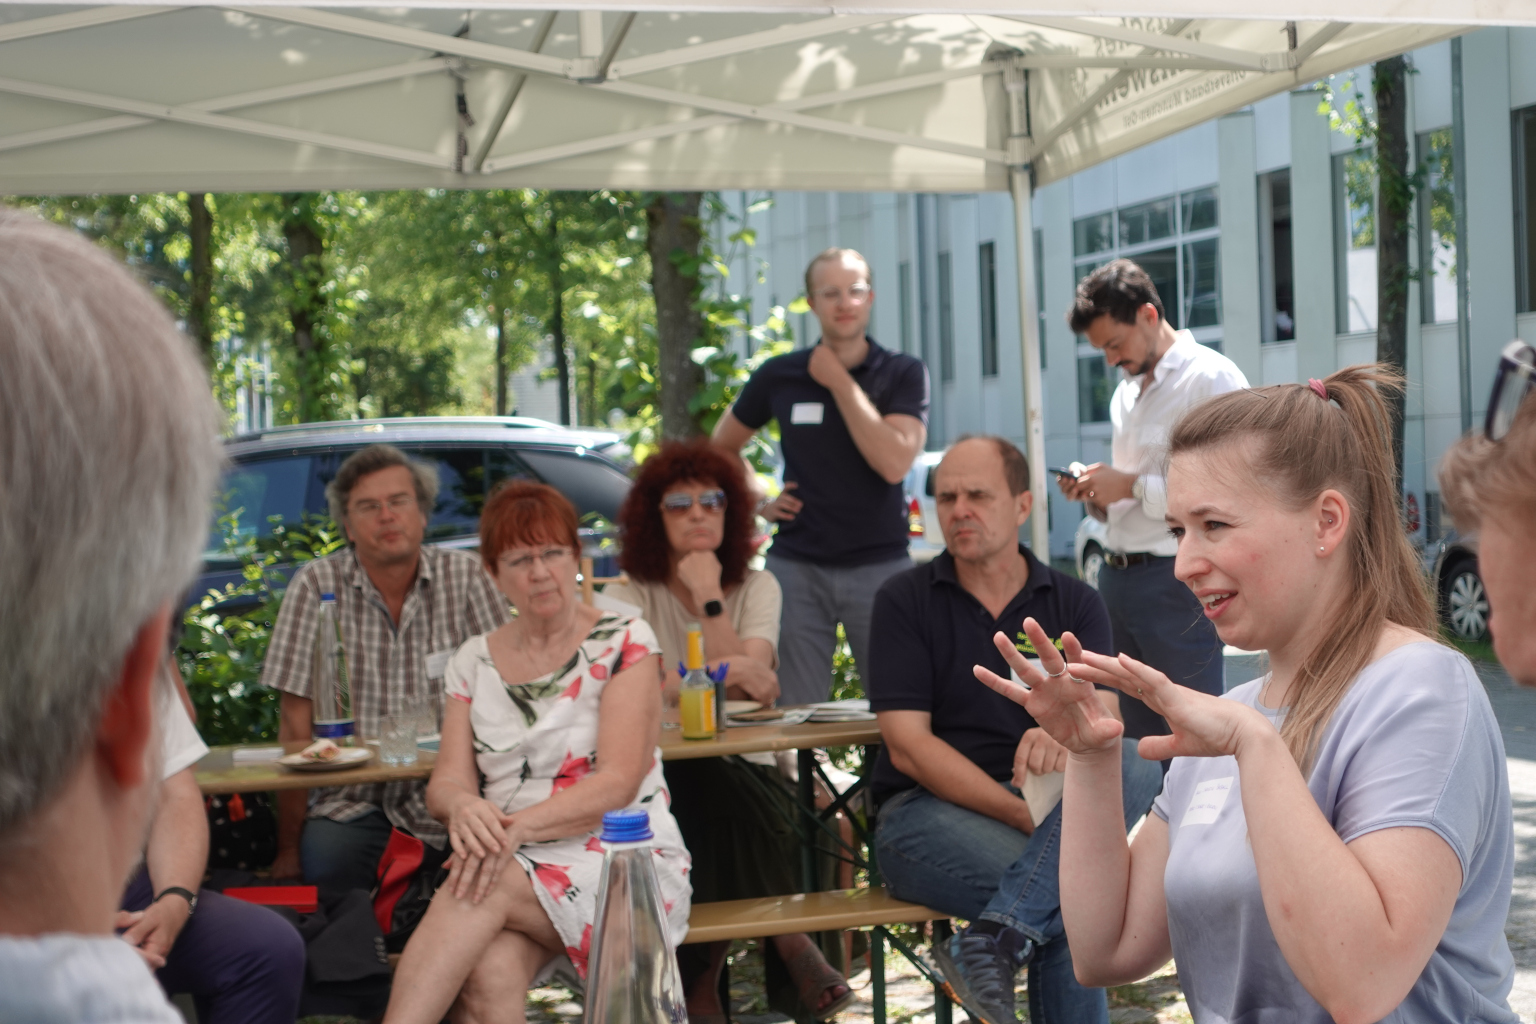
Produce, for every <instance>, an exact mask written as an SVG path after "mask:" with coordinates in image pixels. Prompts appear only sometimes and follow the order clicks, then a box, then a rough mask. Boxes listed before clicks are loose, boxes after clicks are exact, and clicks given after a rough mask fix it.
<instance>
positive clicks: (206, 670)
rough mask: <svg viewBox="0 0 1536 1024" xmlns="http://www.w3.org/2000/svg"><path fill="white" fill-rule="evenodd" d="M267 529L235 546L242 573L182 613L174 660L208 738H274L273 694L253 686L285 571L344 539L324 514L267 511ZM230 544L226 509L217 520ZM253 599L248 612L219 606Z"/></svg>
mask: <svg viewBox="0 0 1536 1024" xmlns="http://www.w3.org/2000/svg"><path fill="white" fill-rule="evenodd" d="M272 523H273V527H272V533H271V535H270V536H269V537H263V538H261V540H260V541H259V542H258V543H257V544H256V545H255V546H253V547H249V548H247V549H245V550H244V551H242V552H241V562H242V563H243V571H244V574H245V579H244V581H243V582H241V583H239V584H233V583H232V584H229V585H228V586H226V587H225V588H224V590H223V591H217V590H210V591H209V592H208V593H207V594H205V595H203V598H202V600H200V601H199V602H198V603H197V604H195V605H193V606H192V607H190V608H188V609H187V611H186V613H185V615H184V616H183V618H182V624H183V627H184V628H183V632H182V636H181V642H180V644H178V645H177V648H176V659H177V662H178V664H179V665H180V667H181V674H182V677H183V678H184V679H186V681H187V691H188V693H190V694H191V696H192V704H193V706H194V707H196V708H197V730H198V732H199V733H201V734H202V737H203V739H204V740H205V741H206V742H208V743H210V744H223V743H259V742H271V741H274V740H276V739H277V725H278V704H279V695H278V692H277V691H276V690H273V689H270V688H268V687H265V686H262V685H261V682H260V680H261V666H262V662H263V661H265V660H266V656H267V642H268V641H269V640H270V639H271V637H272V626H273V624H274V623H275V622H276V621H277V613H278V609H280V608H281V607H282V603H283V594H284V592H285V590H286V589H287V583H288V578H289V577H290V576H291V575H292V574H293V572H294V571H295V570H296V569H297V568H298V566H299V565H302V564H303V563H304V562H308V561H311V560H313V559H316V558H323V557H325V556H326V555H328V554H330V553H331V552H333V551H336V550H338V549H339V548H340V547H341V546H342V545H343V544H344V543H345V539H344V538H343V537H342V535H341V532H340V531H339V530H338V529H337V528H336V525H335V524H334V523H333V522H332V521H331V519H330V517H329V516H310V515H306V516H305V517H304V519H303V521H302V522H301V523H300V524H299V525H297V526H286V525H284V524H283V523H282V521H281V518H280V517H273V520H272ZM220 526H221V528H223V533H224V535H225V537H226V538H229V539H230V540H229V541H228V543H227V544H226V548H232V546H233V543H234V542H233V538H234V537H236V536H237V535H238V531H237V530H236V529H235V526H236V522H235V517H234V516H233V515H231V516H227V517H225V518H224V519H221V520H220ZM252 597H254V598H256V599H257V600H258V601H259V603H258V604H257V605H256V607H255V608H253V609H251V610H250V611H248V612H243V613H235V614H231V613H230V612H228V611H224V610H221V607H224V606H227V604H228V603H229V602H230V601H231V600H235V599H240V598H252Z"/></svg>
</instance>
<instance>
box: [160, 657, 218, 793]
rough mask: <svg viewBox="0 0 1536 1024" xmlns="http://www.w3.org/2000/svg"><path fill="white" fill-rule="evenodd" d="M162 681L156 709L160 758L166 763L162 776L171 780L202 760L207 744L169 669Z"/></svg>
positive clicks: (162, 676)
mask: <svg viewBox="0 0 1536 1024" xmlns="http://www.w3.org/2000/svg"><path fill="white" fill-rule="evenodd" d="M160 680H161V682H160V695H159V706H158V708H157V709H156V717H158V718H159V725H160V758H161V760H162V761H163V762H164V764H163V766H162V768H161V771H160V778H161V779H168V778H170V777H171V776H172V775H175V774H176V773H177V772H179V771H181V770H182V769H183V768H189V767H191V766H192V765H194V764H196V763H197V762H198V761H201V760H202V759H203V755H205V754H207V753H208V744H206V743H204V742H203V738H202V737H201V736H199V735H198V734H197V727H196V726H194V725H193V724H192V717H191V716H190V715H188V714H187V709H186V707H185V706H183V705H182V703H181V694H180V693H179V692H178V691H177V689H176V683H175V681H174V680H172V679H171V674H170V672H169V671H167V672H165V673H163V674H162V675H161V677H160Z"/></svg>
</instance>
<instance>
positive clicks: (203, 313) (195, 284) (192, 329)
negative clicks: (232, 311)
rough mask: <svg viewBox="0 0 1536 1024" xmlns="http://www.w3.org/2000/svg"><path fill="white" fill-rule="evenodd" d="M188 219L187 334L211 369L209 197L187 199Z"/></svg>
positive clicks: (211, 251)
mask: <svg viewBox="0 0 1536 1024" xmlns="http://www.w3.org/2000/svg"><path fill="white" fill-rule="evenodd" d="M187 211H188V213H189V214H190V215H191V218H190V223H189V224H188V226H187V227H188V231H187V233H188V234H189V235H190V236H191V239H192V294H191V295H190V296H189V297H188V300H187V333H188V334H190V335H192V340H193V341H195V342H197V347H198V349H200V350H201V351H202V353H203V361H204V362H205V363H206V364H207V365H208V367H209V368H210V369H211V368H212V367H213V365H214V363H215V359H214V353H213V322H212V321H213V317H212V308H211V307H212V306H213V246H212V241H213V214H211V213H209V212H208V196H207V194H206V193H204V192H193V193H192V194H191V195H189V196H187Z"/></svg>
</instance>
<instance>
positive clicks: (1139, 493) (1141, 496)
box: [1131, 476, 1147, 501]
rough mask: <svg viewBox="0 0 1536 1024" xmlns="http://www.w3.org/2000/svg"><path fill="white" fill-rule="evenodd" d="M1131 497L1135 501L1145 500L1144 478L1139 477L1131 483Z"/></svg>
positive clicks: (1145, 487) (1145, 481) (1145, 486)
mask: <svg viewBox="0 0 1536 1024" xmlns="http://www.w3.org/2000/svg"><path fill="white" fill-rule="evenodd" d="M1131 497H1133V498H1135V499H1136V500H1137V501H1145V500H1147V479H1146V477H1141V476H1139V477H1137V478H1136V479H1135V480H1132V481H1131Z"/></svg>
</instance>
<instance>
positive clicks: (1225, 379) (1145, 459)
mask: <svg viewBox="0 0 1536 1024" xmlns="http://www.w3.org/2000/svg"><path fill="white" fill-rule="evenodd" d="M1176 339H1177V340H1175V341H1174V343H1173V344H1172V345H1171V346H1169V348H1168V351H1167V352H1164V353H1163V357H1162V358H1161V359H1159V360H1158V361H1157V365H1156V366H1154V367H1153V368H1152V372H1151V374H1143V375H1142V376H1140V377H1126V378H1125V379H1124V380H1122V381H1120V384H1119V386H1118V387H1116V388H1115V395H1114V398H1112V399H1111V400H1110V403H1109V421H1110V424H1111V425H1112V426H1113V427H1114V441H1113V447H1112V449H1111V452H1112V454H1111V463H1110V464H1111V465H1113V466H1114V467H1115V468H1116V469H1118V470H1120V471H1122V472H1125V473H1133V474H1135V475H1137V476H1139V477H1141V484H1142V497H1141V500H1140V501H1137V500H1136V499H1135V498H1125V499H1122V500H1120V501H1117V502H1115V503H1113V504H1112V505H1110V506H1109V508H1108V509H1107V510H1106V511H1107V512H1108V513H1109V530H1108V534H1109V546H1110V548H1111V549H1113V550H1115V551H1119V552H1124V553H1130V552H1136V551H1145V552H1149V553H1151V554H1154V555H1170V556H1171V555H1175V554H1177V553H1178V550H1179V545H1178V542H1177V541H1176V540H1174V539H1173V537H1172V536H1170V535H1169V533H1168V524H1167V523H1166V522H1165V521H1164V520H1163V516H1164V514H1165V513H1166V512H1167V511H1168V485H1167V482H1166V481H1165V480H1164V478H1163V471H1164V465H1165V463H1166V460H1167V458H1168V435H1169V434H1170V433H1171V432H1172V430H1173V425H1174V424H1175V423H1177V422H1178V421H1179V418H1180V417H1181V416H1183V415H1184V414H1185V413H1186V412H1188V411H1189V410H1190V409H1191V408H1192V407H1193V406H1195V405H1198V404H1199V403H1200V402H1202V401H1204V400H1205V399H1207V398H1210V397H1212V396H1213V395H1220V394H1224V393H1225V392H1228V391H1237V390H1239V389H1242V388H1246V387H1247V386H1248V379H1247V378H1246V377H1244V376H1243V371H1242V370H1239V369H1238V368H1237V364H1236V363H1234V362H1232V360H1230V359H1228V358H1227V357H1226V356H1224V355H1222V354H1221V353H1220V352H1217V351H1216V350H1215V349H1213V348H1207V347H1206V346H1204V345H1202V344H1200V343H1199V342H1198V341H1196V340H1195V336H1194V335H1193V334H1190V333H1189V332H1188V331H1179V332H1178V333H1177V335H1176ZM1149 376H1150V378H1151V379H1150V380H1149V379H1148V377H1149Z"/></svg>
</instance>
